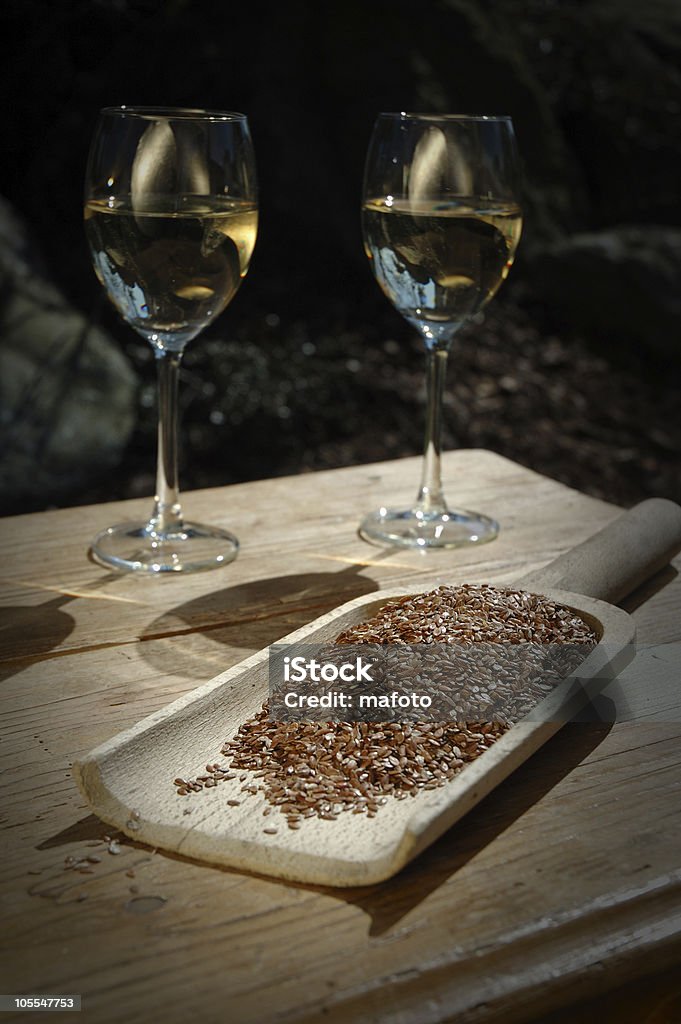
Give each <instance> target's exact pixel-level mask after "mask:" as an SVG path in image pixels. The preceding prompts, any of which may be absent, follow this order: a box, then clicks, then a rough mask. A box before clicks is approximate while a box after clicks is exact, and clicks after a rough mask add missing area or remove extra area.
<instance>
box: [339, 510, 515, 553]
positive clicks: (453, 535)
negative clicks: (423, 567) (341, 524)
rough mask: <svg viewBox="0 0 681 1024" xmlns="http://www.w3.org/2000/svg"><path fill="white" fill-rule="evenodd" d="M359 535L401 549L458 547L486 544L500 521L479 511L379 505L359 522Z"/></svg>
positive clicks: (497, 529)
mask: <svg viewBox="0 0 681 1024" xmlns="http://www.w3.org/2000/svg"><path fill="white" fill-rule="evenodd" d="M359 533H360V536H361V537H363V538H364V540H368V541H369V542H370V543H371V544H380V545H382V546H385V545H393V546H396V547H401V548H416V549H417V550H419V549H420V550H426V549H430V548H459V547H464V546H465V545H467V544H486V543H487V542H488V541H490V540H494V538H495V537H496V535H497V534H498V533H499V524H498V523H496V522H495V521H494V520H493V519H490V518H489V517H488V516H483V515H480V514H479V513H478V512H466V511H464V510H460V509H452V510H448V511H447V512H421V511H419V510H417V509H413V508H410V509H395V508H380V509H379V510H378V511H377V512H371V513H370V514H369V515H368V516H365V518H364V519H363V520H362V522H361V523H360V527H359Z"/></svg>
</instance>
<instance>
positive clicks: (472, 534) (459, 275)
mask: <svg viewBox="0 0 681 1024" xmlns="http://www.w3.org/2000/svg"><path fill="white" fill-rule="evenodd" d="M521 225H522V219H521V211H520V206H519V203H518V159H517V153H516V145H515V137H514V134H513V124H512V122H511V119H510V117H482V116H481V117H468V116H460V115H458V114H457V115H454V114H451V115H436V114H432V115H431V114H407V113H399V114H380V115H379V117H378V119H377V121H376V124H375V126H374V130H373V134H372V137H371V142H370V145H369V152H368V155H367V162H366V168H365V175H364V193H363V205H362V229H363V234H364V247H365V251H366V254H367V256H368V258H369V260H370V263H371V268H372V270H373V273H374V275H375V277H376V280H377V281H378V283H379V284H380V286H381V288H382V289H383V291H384V292H385V294H386V296H387V297H388V298H389V299H390V301H391V302H392V303H393V305H394V306H395V307H396V309H397V310H398V311H399V312H400V313H401V314H402V316H404V317H405V318H406V319H407V320H408V321H409V323H411V324H413V325H414V327H416V328H417V329H418V330H419V331H420V333H421V335H422V337H423V340H424V342H425V348H426V358H427V393H428V399H427V413H426V431H425V446H424V459H423V472H422V478H421V486H420V487H419V491H418V494H417V496H416V501H415V503H414V504H413V505H411V506H410V507H408V508H406V509H394V508H380V509H378V511H376V512H372V513H370V514H369V515H368V516H366V517H365V518H364V519H363V520H362V523H361V525H360V534H361V536H362V537H364V539H365V540H368V541H372V542H374V543H377V544H392V545H397V546H399V547H406V548H422V549H428V548H452V547H458V546H460V545H464V544H469V543H476V544H481V543H483V542H485V541H489V540H492V539H493V538H494V537H496V535H497V533H498V531H499V527H498V524H497V523H496V522H495V521H494V520H493V519H490V518H489V517H488V516H485V515H480V514H478V513H477V512H468V511H465V510H462V509H453V508H449V506H448V505H447V502H446V501H445V497H444V494H443V491H442V481H441V472H440V433H441V422H442V390H443V386H444V381H445V374H446V368H447V356H448V353H449V349H450V346H451V343H452V339H453V337H454V335H455V334H456V332H457V331H458V330H459V329H460V327H461V326H462V325H463V324H464V323H465V322H466V321H467V320H468V319H470V317H472V316H475V314H476V313H478V312H479V311H480V310H481V309H482V308H483V306H484V305H485V304H486V303H487V302H488V301H489V300H490V299H491V298H492V296H493V295H494V293H495V292H496V291H497V289H498V287H499V285H500V284H501V282H502V281H503V280H504V278H505V277H506V275H507V274H508V272H509V270H510V267H511V264H512V263H513V257H514V254H515V250H516V246H517V244H518V241H519V239H520V231H521Z"/></svg>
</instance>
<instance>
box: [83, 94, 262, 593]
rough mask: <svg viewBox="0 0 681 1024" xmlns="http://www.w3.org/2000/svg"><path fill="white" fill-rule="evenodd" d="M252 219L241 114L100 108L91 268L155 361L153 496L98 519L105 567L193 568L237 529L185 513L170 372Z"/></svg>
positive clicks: (246, 243)
mask: <svg viewBox="0 0 681 1024" xmlns="http://www.w3.org/2000/svg"><path fill="white" fill-rule="evenodd" d="M257 227H258V207H257V185H256V176H255V160H254V156H253V146H252V143H251V138H250V133H249V129H248V122H247V120H246V117H245V116H244V115H243V114H235V113H223V112H218V111H204V110H184V109H175V108H163V109H156V108H149V107H109V108H106V109H105V110H103V111H102V112H101V114H100V118H99V123H98V126H97V130H96V132H95V135H94V138H93V141H92V146H91V149H90V158H89V162H88V170H87V180H86V187H85V231H86V235H87V239H88V242H89V245H90V250H91V253H92V259H93V263H94V268H95V273H96V274H97V277H98V279H99V281H100V283H101V284H102V286H103V288H104V289H105V291H106V294H107V295H108V297H109V299H110V300H111V302H112V303H113V305H114V306H115V307H116V309H117V310H118V312H119V313H120V315H121V317H122V318H123V319H124V320H125V321H126V322H127V323H128V324H130V326H131V327H133V328H134V329H135V330H136V331H137V332H138V333H139V334H140V335H141V336H142V337H143V338H145V339H146V340H147V341H148V342H149V343H150V345H151V346H152V348H153V351H154V354H155V356H156V363H157V369H158V395H159V429H158V466H157V482H156V497H155V500H154V508H153V511H152V514H151V516H150V518H149V519H148V520H147V521H144V522H134V523H121V524H119V525H117V526H111V527H108V528H107V529H106V530H103V531H102V532H101V533H100V534H99V535H98V536H97V537H96V538H95V540H94V542H93V544H92V554H93V557H94V558H95V559H96V560H97V561H98V562H100V563H101V564H103V565H106V566H108V567H110V568H117V569H124V570H134V571H141V572H151V573H161V572H175V573H177V572H194V571H197V570H201V569H211V568H215V567H217V566H220V565H225V564H226V563H228V562H230V561H232V559H233V558H234V557H235V556H236V554H237V551H238V547H239V545H238V541H237V539H236V538H235V537H234V536H233V535H232V534H231V533H229V532H228V531H226V530H223V529H220V528H218V527H211V526H204V525H202V524H199V523H192V522H187V521H186V520H185V519H184V517H183V514H182V509H181V506H180V500H179V489H178V482H177V383H178V371H179V367H180V361H181V358H182V353H183V351H184V348H185V346H186V344H187V343H188V342H189V341H191V340H192V339H193V338H195V337H196V336H197V335H198V334H199V333H200V332H201V331H202V330H203V329H204V327H206V326H207V325H208V324H209V323H211V322H212V321H213V320H214V319H215V318H216V317H217V316H219V314H220V313H221V312H222V310H223V309H224V308H225V307H226V306H227V304H228V303H229V302H230V301H231V300H232V298H233V297H234V295H235V293H236V291H237V289H238V287H239V285H240V283H241V281H242V279H243V277H244V276H245V274H246V272H247V270H248V267H249V263H250V259H251V254H252V252H253V247H254V245H255V239H256V234H257Z"/></svg>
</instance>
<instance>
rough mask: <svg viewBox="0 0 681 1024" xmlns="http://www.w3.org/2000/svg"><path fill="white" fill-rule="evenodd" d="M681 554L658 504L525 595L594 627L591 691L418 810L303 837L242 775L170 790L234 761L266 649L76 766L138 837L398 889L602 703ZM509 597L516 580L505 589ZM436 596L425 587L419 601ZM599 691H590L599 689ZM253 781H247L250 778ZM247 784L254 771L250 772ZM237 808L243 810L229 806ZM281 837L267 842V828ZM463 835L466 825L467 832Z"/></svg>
mask: <svg viewBox="0 0 681 1024" xmlns="http://www.w3.org/2000/svg"><path fill="white" fill-rule="evenodd" d="M680 549H681V508H679V506H677V505H675V504H674V503H672V502H669V501H665V500H662V499H652V500H650V501H647V502H643V503H642V504H641V505H638V506H636V508H634V509H632V510H631V511H629V512H627V513H625V514H624V515H622V516H621V517H620V518H619V519H618V520H616V521H615V522H614V523H613V524H611V525H610V526H608V527H606V528H605V529H604V530H602V531H601V532H600V533H598V534H596V535H595V536H594V537H592V538H590V539H589V540H588V541H586V542H585V543H584V544H581V545H579V546H578V547H576V548H573V549H572V550H571V551H569V552H567V553H566V554H564V555H561V556H560V557H559V558H558V559H556V560H555V561H554V562H552V563H550V565H548V566H546V567H545V568H544V569H542V570H540V571H539V572H537V573H534V574H532V575H531V576H528V577H524V578H523V579H521V580H518V581H517V582H516V583H515V584H514V586H517V587H521V588H523V589H526V590H530V591H533V592H538V593H543V594H545V595H546V596H548V597H549V598H551V599H552V600H555V601H558V602H560V603H561V604H565V605H567V606H568V607H570V608H571V609H573V610H574V611H575V612H577V613H578V614H579V615H581V616H582V617H583V618H584V619H586V620H587V621H588V622H589V623H590V624H591V625H592V626H593V627H594V628H595V629H596V632H597V634H598V635H599V637H600V642H599V645H598V646H597V647H596V649H595V650H594V651H593V652H592V653H591V654H590V655H589V657H588V659H587V661H586V662H585V663H584V664H583V665H582V666H581V667H580V671H579V677H580V681H581V682H582V683H583V684H585V685H584V686H583V687H582V690H581V691H580V693H579V694H578V695H577V697H576V698H575V697H574V686H573V684H572V683H571V682H570V681H569V680H568V681H566V682H565V683H563V684H561V686H559V687H558V688H557V689H556V690H555V691H554V692H553V693H552V694H551V695H550V696H549V697H548V698H547V699H546V701H544V702H543V704H542V705H541V714H539V713H538V712H537V711H535V713H534V714H533V720H532V721H527V720H524V721H522V722H520V723H518V724H517V725H515V726H514V727H513V728H512V729H510V730H509V731H508V732H507V733H506V734H504V735H503V736H502V737H501V739H499V740H498V741H497V742H496V743H495V744H494V745H493V746H492V747H491V748H490V749H489V750H487V751H486V752H485V753H484V754H482V755H481V756H480V757H478V758H477V759H476V760H475V761H474V762H473V763H472V764H469V765H467V766H466V767H465V768H464V769H463V770H462V771H461V772H460V773H459V774H458V775H457V776H456V777H455V778H454V779H452V780H451V781H450V782H448V783H447V784H446V785H444V786H442V787H441V788H440V789H436V790H430V791H425V790H423V791H420V792H419V794H418V795H417V796H416V797H414V798H410V799H407V800H399V801H398V800H395V799H392V798H391V799H389V800H388V803H387V804H386V805H385V806H383V807H381V809H380V811H379V813H378V814H377V815H376V817H375V818H371V819H370V818H367V817H366V816H364V815H351V814H347V813H346V814H340V815H339V817H338V818H337V820H335V821H328V820H320V819H318V818H316V817H314V818H308V819H306V820H304V821H303V822H302V825H301V827H300V829H299V830H297V831H292V830H290V829H289V828H288V827H287V824H286V820H285V818H284V816H283V815H282V814H281V813H280V812H279V811H277V810H276V809H275V810H273V812H272V813H271V814H270V815H269V816H268V817H267V818H265V817H263V814H262V812H263V810H264V808H265V806H267V805H266V802H265V798H264V796H263V795H262V794H257V795H255V796H248V797H246V798H244V794H243V793H241V792H240V791H241V786H242V785H243V784H244V783H243V782H241V781H240V779H239V776H237V778H236V779H234V780H233V781H230V782H222V783H221V784H220V785H219V786H217V787H216V788H214V789H209V790H204V791H203V792H201V793H197V794H195V795H192V796H191V797H188V798H183V797H178V796H177V794H176V787H175V785H174V784H173V780H174V778H175V777H176V776H178V775H179V776H183V777H185V778H192V777H195V776H196V775H198V774H201V773H203V771H204V769H205V765H206V764H207V763H211V762H214V761H221V762H224V761H225V758H224V756H222V757H221V755H220V749H221V747H222V745H223V743H224V742H225V740H227V739H230V738H231V737H232V736H233V735H234V733H235V732H236V730H237V728H238V726H239V725H240V724H241V723H242V722H243V721H244V720H245V719H247V718H250V717H251V716H252V715H253V714H254V713H255V712H256V711H258V710H259V709H260V707H261V705H262V702H263V700H264V699H266V697H267V695H268V673H269V648H265V649H264V650H262V651H260V652H258V653H257V654H255V655H253V656H251V657H250V658H247V659H246V660H245V661H243V662H241V663H240V664H238V665H236V666H234V667H233V668H231V669H229V670H228V671H226V672H224V673H221V674H220V675H218V676H216V678H215V679H213V680H211V681H210V682H208V683H206V684H204V685H203V686H200V687H199V688H198V689H196V690H194V691H193V692H191V693H189V694H186V695H185V696H184V697H182V698H180V699H179V700H177V701H175V702H174V703H172V704H170V705H169V706H168V707H166V708H164V709H162V710H161V711H159V712H156V713H155V714H153V715H151V716H149V717H148V718H146V719H144V720H143V721H141V722H139V723H138V724H137V725H135V726H133V727H132V728H131V729H128V730H126V731H125V732H123V733H121V734H119V735H118V736H115V737H114V738H113V739H111V740H109V741H108V742H107V743H104V744H102V745H101V746H100V747H98V748H97V749H96V750H94V751H92V752H91V753H90V754H89V755H88V756H87V757H85V758H84V759H83V760H82V761H80V762H77V763H75V764H74V774H75V777H76V780H77V781H78V784H79V786H80V788H81V790H82V792H83V794H84V796H85V797H86V799H87V801H88V803H89V804H90V806H91V807H92V809H93V810H94V812H95V813H96V814H97V815H98V816H99V817H100V818H101V819H102V820H104V821H105V822H107V823H108V824H109V825H112V826H114V827H115V828H117V829H119V830H120V831H121V832H123V833H125V834H126V835H128V836H130V837H131V838H133V839H135V840H139V841H142V842H145V843H148V844H150V845H152V846H155V847H160V848H162V849H165V850H168V851H172V852H175V853H180V854H182V855H185V856H187V857H192V858H195V859H198V860H202V861H206V862H209V863H212V864H219V865H224V866H228V867H232V868H238V869H241V870H247V871H251V872H257V873H261V874H267V875H272V876H275V877H279V878H285V879H290V880H293V881H298V882H307V883H317V884H322V885H336V886H355V885H364V884H372V883H375V882H378V881H381V880H383V879H386V878H389V877H390V876H391V875H393V874H395V873H396V872H397V871H399V870H400V868H402V867H403V866H404V865H405V864H406V863H408V862H409V861H410V860H412V859H413V858H414V857H415V856H417V855H418V854H419V853H420V852H421V851H422V850H424V849H425V848H426V847H427V846H428V845H430V843H432V842H433V841H434V840H435V839H437V838H438V836H440V835H442V833H443V832H444V831H446V830H447V829H449V828H450V827H451V826H452V825H454V823H455V822H457V821H458V820H459V819H460V818H461V817H462V816H463V815H464V814H466V812H467V811H468V810H470V808H471V807H473V806H474V805H475V804H476V803H478V802H479V801H480V800H481V799H482V798H483V797H484V796H485V795H486V794H487V793H489V792H490V790H491V789H493V788H494V786H496V785H497V784H498V783H499V782H501V781H502V780H503V779H505V778H507V776H508V775H510V774H511V773H512V772H513V770H514V769H515V768H516V767H518V765H520V764H522V762H523V761H525V760H526V759H527V758H528V757H529V756H530V755H531V754H532V753H534V751H536V750H537V749H538V748H539V747H540V746H541V745H542V744H543V743H544V742H546V740H548V739H549V738H550V737H551V736H552V735H553V734H554V733H555V732H556V731H557V730H558V729H559V728H560V725H561V718H562V719H563V720H564V718H565V714H562V715H561V714H560V713H559V708H560V706H561V704H563V703H564V702H565V700H566V699H567V698H568V695H572V696H571V698H570V699H571V701H572V703H571V704H570V706H569V710H571V711H575V710H577V703H575V700H576V701H577V702H579V700H581V701H584V700H586V699H588V697H589V696H593V695H594V694H595V692H596V691H597V689H598V688H599V687H601V686H602V685H603V681H604V680H605V679H607V677H608V672H609V673H610V675H612V674H614V673H616V672H617V671H618V669H619V668H620V667H621V666H622V665H623V664H624V663H626V661H627V660H628V659H629V657H630V656H631V654H632V653H633V641H634V628H633V623H632V620H631V618H630V617H629V615H628V614H627V613H625V612H624V611H622V610H621V609H620V608H617V607H614V605H613V604H612V603H609V602H612V601H618V600H621V598H622V597H624V596H625V595H626V594H628V593H630V592H631V591H632V590H634V589H635V588H636V587H637V586H638V585H639V584H641V583H642V582H643V581H644V580H645V579H647V578H648V577H649V576H651V575H653V573H655V572H656V571H658V570H659V569H661V568H662V567H663V566H664V565H666V564H667V562H668V561H669V559H670V558H672V557H673V555H674V554H676V552H677V551H679V550H680ZM503 585H504V586H506V587H507V586H508V583H505V584H503ZM428 589H431V588H430V586H424V587H421V588H414V589H413V590H411V591H410V592H411V593H416V592H418V591H419V590H428ZM404 593H405V591H404V590H384V591H378V592H375V593H373V594H370V595H365V596H363V597H360V598H357V599H356V600H354V601H350V602H348V603H347V604H344V605H342V606H341V607H340V608H337V609H335V610H334V611H332V612H329V613H328V614H326V615H323V616H322V617H320V618H318V619H315V620H314V622H311V623H309V624H308V625H307V626H304V627H303V628H302V629H299V630H297V631H296V632H295V633H292V634H290V635H289V636H287V637H284V638H283V639H282V640H280V641H278V645H279V644H286V643H296V644H300V643H310V644H313V643H322V642H326V641H332V640H333V639H334V638H335V637H336V636H337V635H338V633H339V632H340V631H341V630H343V629H347V628H348V627H350V626H353V625H355V624H357V623H359V622H361V621H362V620H364V619H366V618H368V617H370V616H371V615H373V614H374V613H375V612H376V611H377V610H378V608H380V607H381V606H382V605H383V604H385V603H386V601H387V600H391V599H394V598H396V597H400V596H403V595H404ZM589 681H590V682H589ZM241 774H244V773H243V772H240V773H239V775H241ZM247 774H248V775H249V776H250V773H247ZM229 799H237V800H240V801H241V802H240V804H239V806H236V807H230V806H229V805H228V803H227V801H228V800H229ZM265 827H267V828H276V829H277V832H276V834H267V833H265V832H264V831H263V830H264V828H265ZM460 827H465V826H460Z"/></svg>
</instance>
